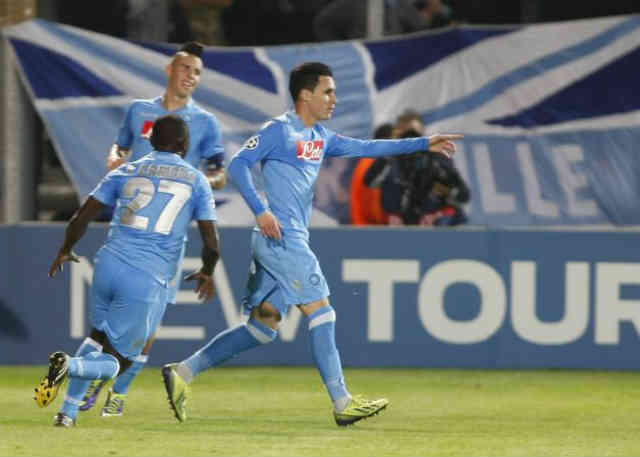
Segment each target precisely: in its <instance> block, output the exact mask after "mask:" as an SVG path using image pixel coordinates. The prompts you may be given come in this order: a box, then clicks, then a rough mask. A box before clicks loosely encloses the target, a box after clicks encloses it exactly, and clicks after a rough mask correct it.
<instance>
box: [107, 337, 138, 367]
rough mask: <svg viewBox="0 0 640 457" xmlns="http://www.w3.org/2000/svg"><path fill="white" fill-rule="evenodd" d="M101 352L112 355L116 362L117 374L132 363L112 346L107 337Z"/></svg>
mask: <svg viewBox="0 0 640 457" xmlns="http://www.w3.org/2000/svg"><path fill="white" fill-rule="evenodd" d="M102 352H103V353H105V354H109V355H111V356H113V357H114V358H115V359H116V360H117V362H118V371H117V374H120V373H123V372H124V371H126V370H127V369H128V368H129V367H130V366H131V365H132V364H133V362H132V361H131V360H129V359H127V358H126V357H125V356H123V355H122V354H120V353H119V352H118V351H117V350H116V349H115V348H114V347H113V345H112V344H111V342H110V341H109V339H107V341H106V343H105V344H104V349H103V350H102Z"/></svg>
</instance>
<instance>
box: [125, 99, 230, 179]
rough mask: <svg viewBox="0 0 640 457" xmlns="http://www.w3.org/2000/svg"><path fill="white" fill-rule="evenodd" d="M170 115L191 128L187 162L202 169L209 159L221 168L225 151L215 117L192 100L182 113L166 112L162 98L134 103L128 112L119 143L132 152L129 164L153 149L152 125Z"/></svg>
mask: <svg viewBox="0 0 640 457" xmlns="http://www.w3.org/2000/svg"><path fill="white" fill-rule="evenodd" d="M167 114H176V115H178V116H180V117H181V118H182V119H183V120H184V121H185V122H186V123H187V126H188V127H189V137H190V143H189V151H187V155H186V156H185V158H184V160H186V161H187V162H188V163H190V164H191V165H193V166H194V167H195V168H200V165H201V163H202V161H203V160H204V159H210V160H212V161H214V162H215V163H216V165H217V166H222V162H223V160H224V148H223V146H222V133H221V131H220V124H219V123H218V120H217V119H216V117H215V116H214V115H213V114H211V113H210V112H208V111H205V110H204V109H202V108H200V107H199V106H198V105H197V104H196V103H195V102H194V101H193V100H190V101H189V103H187V104H186V105H185V106H184V107H183V108H181V109H179V110H176V111H171V112H170V111H167V109H166V108H165V107H164V105H163V104H162V97H156V98H153V99H150V100H134V101H133V102H132V103H131V105H129V108H128V109H127V114H126V115H125V117H124V120H123V122H122V126H121V127H120V131H119V132H118V138H117V139H116V144H117V145H118V146H120V147H122V148H127V149H131V157H130V158H129V161H130V162H133V161H136V160H138V159H140V158H142V157H144V156H145V155H147V154H149V153H150V152H151V151H152V150H153V148H152V146H151V143H150V142H149V138H151V131H152V129H153V124H154V122H155V120H156V119H157V118H159V117H161V116H164V115H167Z"/></svg>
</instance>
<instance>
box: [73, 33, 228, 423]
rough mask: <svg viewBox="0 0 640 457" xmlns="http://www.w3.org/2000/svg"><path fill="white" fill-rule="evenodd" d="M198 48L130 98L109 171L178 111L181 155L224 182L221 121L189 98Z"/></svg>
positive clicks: (118, 399) (145, 149)
mask: <svg viewBox="0 0 640 457" xmlns="http://www.w3.org/2000/svg"><path fill="white" fill-rule="evenodd" d="M202 52H203V47H202V45H200V44H198V43H195V42H191V43H187V44H185V45H184V46H182V47H181V48H180V50H179V51H178V52H177V53H176V54H175V55H174V56H173V58H172V59H171V61H170V62H169V64H168V65H167V68H166V73H167V86H166V89H165V93H164V95H162V96H160V97H156V98H154V99H151V100H134V101H133V102H132V103H131V105H130V106H129V108H128V109H127V113H126V116H125V118H124V121H123V124H122V126H121V128H120V132H119V134H118V138H117V139H116V142H115V144H114V145H113V147H112V148H111V151H110V152H109V155H108V157H107V166H108V168H109V169H110V170H113V169H114V168H117V167H118V166H120V165H121V164H122V163H123V162H124V161H126V160H129V161H135V160H138V159H140V158H142V157H144V156H145V155H147V154H148V153H149V152H151V144H150V143H149V136H150V135H151V132H152V130H153V126H154V121H155V119H156V118H158V117H160V116H163V115H166V114H168V113H171V114H176V115H178V116H180V117H181V118H182V119H183V120H184V121H185V122H186V123H187V125H188V126H189V133H190V138H191V142H190V143H191V146H190V147H189V150H188V151H186V156H185V157H184V160H186V161H187V162H188V163H190V164H191V165H192V166H194V167H195V168H200V166H201V165H202V164H203V162H204V164H205V166H206V169H205V170H206V176H207V179H208V180H209V183H210V184H211V187H213V188H214V189H221V188H223V187H224V186H225V185H226V173H225V171H224V166H223V159H224V149H223V147H222V136H221V132H220V125H219V124H218V121H217V119H216V118H215V116H214V115H213V114H211V113H209V112H208V111H205V110H204V109H202V108H201V107H199V106H198V105H197V104H196V103H194V101H193V100H192V98H191V95H192V94H193V92H194V90H195V89H196V88H197V87H198V84H199V83H200V77H201V74H202V60H201V55H202ZM186 242H187V240H186V238H185V244H184V246H183V251H182V253H181V255H180V262H179V263H178V268H177V269H176V272H175V275H174V277H173V279H172V281H171V291H170V293H169V294H168V297H167V303H172V304H173V303H175V301H176V296H177V293H178V290H179V289H180V276H181V275H182V261H183V259H184V251H185V248H186ZM163 306H164V305H163ZM154 338H155V336H152V337H151V338H150V340H149V341H148V343H147V345H146V346H145V348H144V349H143V351H142V354H140V356H139V357H138V358H137V359H136V360H135V361H134V363H133V366H132V367H131V368H130V369H129V370H127V372H126V374H123V375H122V376H118V378H117V379H116V381H115V382H114V384H113V386H112V388H111V389H110V390H109V395H108V396H107V400H106V402H105V405H104V407H103V408H102V412H101V415H102V416H120V415H122V413H123V411H124V401H125V398H126V394H127V392H128V391H129V387H130V386H131V384H132V382H133V380H134V379H135V377H136V376H137V375H138V373H140V371H141V370H142V368H143V367H144V365H145V364H146V362H147V360H148V354H149V351H150V349H151V345H152V344H153V341H154ZM105 384H106V381H97V382H95V383H93V384H92V385H91V387H90V388H89V390H88V391H87V395H86V398H84V399H83V404H82V405H81V406H80V410H81V411H86V410H88V409H90V408H92V407H93V405H94V404H95V403H96V400H97V398H98V395H99V394H100V391H101V390H102V388H103V387H104V386H105Z"/></svg>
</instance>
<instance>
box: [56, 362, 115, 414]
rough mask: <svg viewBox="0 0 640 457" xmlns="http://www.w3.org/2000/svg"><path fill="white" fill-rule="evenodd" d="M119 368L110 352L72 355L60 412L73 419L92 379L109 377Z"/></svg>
mask: <svg viewBox="0 0 640 457" xmlns="http://www.w3.org/2000/svg"><path fill="white" fill-rule="evenodd" d="M119 369H120V363H119V362H118V359H116V358H115V357H114V356H112V355H111V354H104V353H102V352H97V351H94V352H90V353H88V354H85V355H84V356H82V357H72V358H71V361H70V362H69V377H70V378H71V379H70V380H69V388H68V389H67V395H66V396H65V398H64V403H63V405H62V409H61V410H60V412H62V413H64V414H66V415H67V416H69V417H71V418H72V419H75V418H76V417H78V407H79V406H80V405H81V404H82V398H83V397H84V394H86V393H87V389H89V386H90V385H91V381H93V380H94V379H111V378H113V377H114V376H115V375H116V374H117V373H118V370H119Z"/></svg>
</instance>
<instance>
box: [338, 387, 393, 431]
mask: <svg viewBox="0 0 640 457" xmlns="http://www.w3.org/2000/svg"><path fill="white" fill-rule="evenodd" d="M388 404H389V400H387V399H386V398H380V399H378V400H367V399H366V398H364V397H362V396H360V395H357V396H355V397H353V398H352V399H351V402H350V403H349V406H347V407H346V408H345V409H344V410H342V411H341V412H336V411H334V412H333V417H334V419H335V420H336V424H338V425H339V426H341V427H344V426H345V425H351V424H354V423H356V422H358V421H359V420H362V419H366V418H367V417H371V416H375V415H376V414H378V413H379V412H380V411H382V410H383V409H385V408H386V407H387V405H388Z"/></svg>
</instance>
